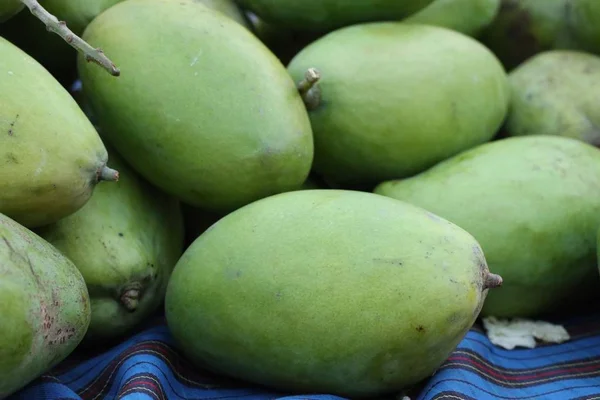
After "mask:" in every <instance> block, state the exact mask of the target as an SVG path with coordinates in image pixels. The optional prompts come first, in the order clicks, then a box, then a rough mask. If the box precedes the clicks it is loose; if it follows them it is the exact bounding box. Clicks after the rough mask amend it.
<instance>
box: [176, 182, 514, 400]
mask: <svg viewBox="0 0 600 400" xmlns="http://www.w3.org/2000/svg"><path fill="white" fill-rule="evenodd" d="M501 281H502V280H501V278H500V277H499V276H497V275H494V274H491V273H490V272H489V270H488V267H487V265H486V261H485V257H484V255H483V253H482V251H481V248H480V247H479V244H478V243H477V242H476V241H475V239H473V237H472V236H471V235H470V234H469V233H467V232H466V231H464V230H463V229H461V228H459V227H458V226H456V225H454V224H452V223H449V222H448V221H445V220H444V219H442V218H439V217H437V216H435V215H433V214H431V213H428V212H426V211H425V210H423V209H421V208H418V207H414V206H412V205H410V204H408V203H404V202H401V201H396V200H393V199H389V198H386V197H384V196H378V195H374V194H372V193H366V192H358V191H346V190H300V191H294V192H288V193H283V194H278V195H274V196H270V197H268V198H265V199H261V200H259V201H256V202H254V203H252V204H249V205H247V206H245V207H242V208H240V209H238V210H236V211H234V212H232V213H230V214H229V215H226V216H225V217H223V218H222V219H220V220H219V221H218V222H217V223H215V224H214V225H212V227H210V228H209V229H208V230H207V231H205V232H204V233H203V234H202V235H201V236H200V237H199V238H198V239H196V240H195V241H194V243H193V244H192V245H191V246H190V247H189V248H188V249H187V250H186V252H185V253H184V254H183V256H182V257H181V259H180V260H179V262H178V263H177V265H176V266H175V270H174V271H173V275H172V276H171V280H170V281H169V285H168V288H167V295H166V298H165V312H166V318H167V324H168V326H169V328H170V331H171V332H172V334H173V337H174V338H175V339H176V343H177V345H178V346H179V348H180V349H182V350H183V349H185V350H184V351H185V354H186V355H187V356H188V357H189V359H190V360H191V361H193V362H195V363H196V365H198V366H200V367H203V368H208V369H210V370H212V371H214V372H216V373H219V374H224V375H230V376H232V377H235V378H238V379H243V380H246V381H250V382H255V383H258V384H262V385H265V386H269V387H273V388H276V389H278V390H283V391H292V392H297V391H299V392H302V393H307V392H311V393H314V392H321V393H330V394H337V395H340V396H347V397H350V398H360V397H369V396H375V395H381V394H384V393H394V392H397V391H399V390H401V389H402V388H404V387H406V386H408V385H411V384H413V383H416V382H418V381H420V380H422V379H423V378H426V377H429V376H431V374H432V373H433V372H434V370H435V369H436V368H437V367H439V365H440V364H442V363H443V361H444V360H445V359H446V358H447V357H448V355H449V354H450V353H451V352H452V351H453V349H454V348H455V347H456V345H457V344H458V343H459V342H460V340H461V339H462V338H463V337H464V335H465V334H466V332H467V331H468V329H469V328H470V327H471V326H472V324H473V322H474V321H475V319H476V318H477V316H478V314H479V310H480V308H481V305H482V303H483V301H484V299H485V297H486V295H487V293H488V290H487V289H489V288H492V287H497V286H498V285H500V284H501Z"/></svg>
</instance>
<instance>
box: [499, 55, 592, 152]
mask: <svg viewBox="0 0 600 400" xmlns="http://www.w3.org/2000/svg"><path fill="white" fill-rule="evenodd" d="M509 82H510V87H511V98H512V101H511V105H510V110H509V113H508V117H507V119H506V132H507V134H508V135H511V136H522V135H559V136H568V137H572V138H575V139H579V140H583V141H585V142H587V143H590V144H592V145H595V146H600V112H598V105H597V102H598V98H600V57H597V56H595V55H592V54H589V53H584V52H578V51H572V50H550V51H546V52H542V53H539V54H538V55H536V56H533V57H532V58H530V59H528V60H527V61H525V62H524V63H523V64H521V65H520V66H519V67H517V68H516V69H514V70H513V71H511V73H510V74H509Z"/></svg>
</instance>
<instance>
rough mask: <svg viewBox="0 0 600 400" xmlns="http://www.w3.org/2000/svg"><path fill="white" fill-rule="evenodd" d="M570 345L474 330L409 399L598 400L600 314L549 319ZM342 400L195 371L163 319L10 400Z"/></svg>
mask: <svg viewBox="0 0 600 400" xmlns="http://www.w3.org/2000/svg"><path fill="white" fill-rule="evenodd" d="M550 322H554V323H560V324H563V325H564V326H565V328H566V329H567V331H568V332H569V334H570V336H571V340H570V341H568V342H565V343H562V344H540V346H538V347H536V348H535V349H516V350H505V349H502V348H500V347H497V346H495V345H493V344H492V343H491V342H490V341H489V340H488V338H487V336H486V335H485V332H484V331H483V330H482V328H481V325H479V324H476V325H475V326H474V327H473V328H472V329H471V330H470V331H469V333H468V334H467V336H466V337H465V338H464V340H463V341H462V342H461V343H460V345H459V346H458V348H457V349H456V350H455V351H454V353H453V354H452V355H451V356H450V357H449V358H448V360H447V361H446V362H445V363H444V364H443V365H442V366H441V368H439V369H438V371H437V372H436V373H435V374H434V375H433V376H432V377H431V378H429V379H428V380H427V381H426V382H424V384H422V385H420V386H419V387H418V389H415V390H414V391H413V392H412V393H409V394H410V398H411V400H415V399H416V400H433V399H435V400H442V399H445V400H467V399H474V400H486V399H532V400H534V399H540V400H570V399H573V400H574V399H577V400H592V399H600V314H588V315H585V316H582V317H577V318H570V319H567V320H560V321H550ZM21 399H22V400H38V399H39V400H80V399H83V400H104V399H116V400H165V399H168V400H170V399H175V400H183V399H185V400H193V399H195V400H230V399H243V400H267V399H269V400H275V399H285V400H294V399H306V400H343V398H342V397H337V396H332V395H328V394H326V393H324V394H310V395H309V394H307V395H298V394H286V393H279V392H277V391H273V390H269V389H265V388H262V387H258V386H253V385H249V384H245V383H243V382H236V381H234V380H230V379H226V378H223V377H219V376H215V375H212V374H210V373H208V372H206V371H202V370H200V369H198V368H194V367H193V366H192V365H190V363H189V362H187V361H186V359H185V357H184V354H182V353H181V352H178V351H177V350H176V348H175V347H174V342H173V338H172V337H171V335H170V334H169V331H168V329H167V327H166V325H165V323H164V318H162V317H158V318H157V319H154V320H152V322H150V323H149V324H148V325H147V326H145V327H144V329H143V330H142V331H140V332H139V333H137V334H135V335H133V336H131V337H129V338H128V339H127V340H125V341H122V342H120V343H118V344H116V345H113V346H111V347H109V348H108V349H86V350H85V351H77V352H75V353H74V354H73V355H72V356H71V357H69V358H68V359H67V360H65V361H64V362H63V363H62V364H60V365H59V366H57V367H56V368H55V369H53V370H52V371H50V373H48V374H46V375H44V376H42V377H40V378H39V379H37V380H35V381H34V382H32V383H31V384H30V385H29V386H27V387H26V388H24V389H23V390H21V391H20V392H18V393H16V394H15V395H14V396H11V397H10V400H21Z"/></svg>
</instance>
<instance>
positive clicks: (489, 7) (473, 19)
mask: <svg viewBox="0 0 600 400" xmlns="http://www.w3.org/2000/svg"><path fill="white" fill-rule="evenodd" d="M499 9H500V0H434V2H433V3H431V4H430V5H428V6H427V7H425V8H424V9H422V10H421V11H419V12H417V13H416V14H413V15H411V16H410V17H408V18H406V19H404V20H403V21H404V22H409V23H416V24H427V25H436V26H441V27H444V28H448V29H452V30H455V31H458V32H461V33H464V34H465V35H469V36H474V37H476V36H478V35H479V33H480V32H481V30H482V29H484V28H485V27H486V26H488V25H489V24H491V23H492V21H493V20H494V18H495V17H496V15H497V14H498V11H499Z"/></svg>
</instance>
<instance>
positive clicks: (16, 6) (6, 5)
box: [0, 0, 25, 23]
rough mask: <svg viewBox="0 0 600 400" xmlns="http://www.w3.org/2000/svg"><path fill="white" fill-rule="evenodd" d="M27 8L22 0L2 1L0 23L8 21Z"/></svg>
mask: <svg viewBox="0 0 600 400" xmlns="http://www.w3.org/2000/svg"><path fill="white" fill-rule="evenodd" d="M23 8H25V4H24V3H23V2H21V0H2V2H1V3H0V23H3V22H5V21H8V20H9V19H11V18H12V17H14V16H15V15H17V14H18V13H19V12H21V10H23Z"/></svg>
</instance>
